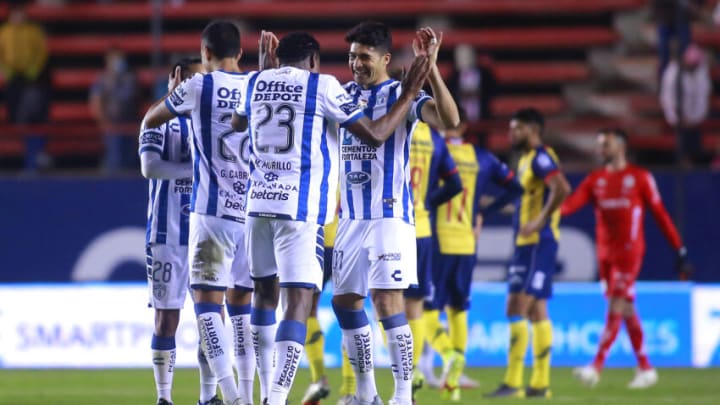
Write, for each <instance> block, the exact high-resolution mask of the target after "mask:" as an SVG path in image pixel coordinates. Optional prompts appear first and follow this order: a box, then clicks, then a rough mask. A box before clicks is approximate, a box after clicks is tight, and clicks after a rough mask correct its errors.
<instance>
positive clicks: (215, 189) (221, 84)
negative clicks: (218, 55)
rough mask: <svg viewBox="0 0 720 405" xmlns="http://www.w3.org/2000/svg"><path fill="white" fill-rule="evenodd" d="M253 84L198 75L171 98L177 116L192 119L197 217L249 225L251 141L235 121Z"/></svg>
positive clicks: (227, 75)
mask: <svg viewBox="0 0 720 405" xmlns="http://www.w3.org/2000/svg"><path fill="white" fill-rule="evenodd" d="M247 79H248V74H247V73H231V72H224V71H220V70H219V71H214V72H212V73H207V74H204V75H203V74H200V73H196V74H195V75H194V76H193V77H192V78H190V79H188V80H186V81H184V82H183V83H182V84H180V85H179V86H178V87H177V88H175V90H174V91H173V92H172V93H171V94H170V96H168V98H167V99H165V105H166V106H167V108H168V109H169V110H170V111H172V112H173V113H174V114H176V115H183V114H190V115H191V116H192V128H193V136H192V143H191V148H190V149H191V151H192V160H193V191H192V196H191V201H190V209H191V211H192V212H195V213H198V214H205V215H212V216H217V217H220V218H224V219H229V220H233V221H237V222H245V202H246V201H245V197H246V192H247V186H248V180H249V166H248V163H249V159H250V148H249V146H250V142H249V141H250V139H249V137H248V133H247V131H245V132H235V131H234V130H233V129H232V126H231V119H232V112H233V111H234V110H235V108H236V107H237V105H238V104H239V103H240V100H241V99H242V98H243V97H242V95H243V94H244V92H245V89H246V87H247Z"/></svg>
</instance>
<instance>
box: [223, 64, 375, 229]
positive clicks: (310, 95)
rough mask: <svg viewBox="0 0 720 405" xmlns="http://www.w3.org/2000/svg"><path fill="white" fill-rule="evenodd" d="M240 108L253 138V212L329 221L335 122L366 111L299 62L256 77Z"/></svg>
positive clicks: (334, 168) (332, 203)
mask: <svg viewBox="0 0 720 405" xmlns="http://www.w3.org/2000/svg"><path fill="white" fill-rule="evenodd" d="M237 113H238V114H240V115H247V116H248V120H249V127H250V138H251V145H252V153H253V154H252V160H251V164H250V178H251V186H250V194H249V198H248V207H247V212H248V215H251V216H259V217H270V218H280V219H290V220H297V221H306V222H317V223H318V224H324V223H326V222H331V221H332V219H333V216H334V214H335V196H336V193H337V183H338V167H337V166H338V164H337V159H338V158H337V150H338V144H337V132H336V129H335V128H336V125H338V124H339V125H340V127H344V126H346V125H350V124H352V123H353V122H355V121H357V120H358V119H360V118H361V117H362V116H363V112H362V110H361V109H360V108H358V106H357V105H356V104H355V103H353V101H352V99H351V97H350V96H349V95H348V94H347V93H346V92H345V90H344V89H343V88H342V86H341V85H340V83H339V82H338V81H337V79H335V78H334V77H332V76H329V75H323V74H318V73H311V72H309V71H307V70H302V69H298V68H294V67H281V68H279V69H270V70H265V71H262V72H260V73H258V74H257V75H254V76H252V77H251V78H250V80H249V84H248V91H247V98H246V100H245V103H244V106H241V107H239V108H238V110H237Z"/></svg>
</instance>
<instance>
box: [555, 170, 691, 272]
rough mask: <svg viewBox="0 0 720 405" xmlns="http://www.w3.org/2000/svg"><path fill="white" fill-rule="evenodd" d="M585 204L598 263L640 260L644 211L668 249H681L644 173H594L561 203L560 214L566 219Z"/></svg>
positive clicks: (606, 171)
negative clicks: (592, 219)
mask: <svg viewBox="0 0 720 405" xmlns="http://www.w3.org/2000/svg"><path fill="white" fill-rule="evenodd" d="M587 203H592V205H593V207H594V209H595V221H596V225H595V232H596V235H595V236H596V239H597V241H596V243H597V251H598V252H597V254H598V259H599V260H601V261H602V260H612V261H614V260H628V259H640V258H642V256H643V255H644V254H645V232H644V230H643V221H644V219H645V208H646V207H647V208H649V209H650V212H652V214H653V216H654V217H655V221H657V224H658V225H659V226H660V229H661V230H662V232H663V234H664V235H665V237H666V238H667V239H668V241H669V242H670V244H671V245H672V247H673V248H675V249H676V250H677V249H680V247H681V246H682V242H681V240H680V236H679V235H678V232H677V229H675V225H674V224H673V222H672V220H671V219H670V216H669V215H668V213H667V210H666V209H665V206H664V205H663V202H662V199H661V198H660V193H659V192H658V190H657V186H656V185H655V179H654V178H653V177H652V175H651V174H650V172H648V171H647V170H645V169H642V168H640V167H637V166H633V165H627V166H626V167H625V169H623V170H620V171H608V170H607V169H606V168H602V169H598V170H594V171H593V172H591V173H590V174H589V175H588V176H587V177H586V178H585V179H584V180H583V182H582V183H580V186H578V188H577V189H576V190H575V192H573V194H572V195H571V196H570V197H568V199H567V200H565V202H564V203H563V205H562V208H561V213H562V215H570V214H572V213H574V212H575V211H577V210H579V209H580V208H581V207H582V206H584V205H585V204H587Z"/></svg>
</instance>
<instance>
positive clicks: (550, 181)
mask: <svg viewBox="0 0 720 405" xmlns="http://www.w3.org/2000/svg"><path fill="white" fill-rule="evenodd" d="M532 169H533V172H534V173H535V175H536V176H538V177H540V178H541V179H543V181H545V184H546V185H547V187H548V189H549V194H548V198H547V200H546V201H545V205H544V206H543V208H542V211H540V215H538V217H537V218H534V219H532V220H531V221H529V222H528V223H527V224H525V225H524V226H523V227H522V229H520V234H522V235H525V236H527V235H531V234H532V233H534V232H537V231H539V230H540V229H542V227H544V226H545V225H546V224H547V223H548V221H549V220H550V217H552V214H553V212H555V211H556V210H557V209H558V208H560V204H562V202H563V201H564V200H565V198H567V196H568V195H569V194H570V192H571V191H572V189H571V188H570V183H568V181H567V178H565V175H564V174H563V172H562V171H561V170H560V167H559V166H558V165H557V163H556V162H555V161H554V160H553V159H552V158H550V156H549V155H548V154H547V153H545V152H542V153H541V154H539V155H538V156H537V157H536V158H535V159H534V160H533V164H532Z"/></svg>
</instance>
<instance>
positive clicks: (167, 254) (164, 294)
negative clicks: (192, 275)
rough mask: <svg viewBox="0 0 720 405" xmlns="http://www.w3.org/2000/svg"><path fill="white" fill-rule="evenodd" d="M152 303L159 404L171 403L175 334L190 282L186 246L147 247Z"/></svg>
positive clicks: (153, 353)
mask: <svg viewBox="0 0 720 405" xmlns="http://www.w3.org/2000/svg"><path fill="white" fill-rule="evenodd" d="M146 254H147V277H148V284H149V289H150V292H151V296H150V306H151V307H153V308H155V330H154V333H153V337H152V341H151V343H150V348H151V355H152V362H153V374H154V376H155V388H156V390H157V398H158V404H167V403H172V385H173V374H174V370H175V353H176V350H175V333H176V331H177V327H178V323H179V321H180V308H182V306H183V302H184V301H185V294H186V291H187V289H186V285H187V277H188V273H187V258H186V257H183V254H184V255H185V256H187V248H184V247H180V246H170V245H150V246H148V247H147V249H146Z"/></svg>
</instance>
